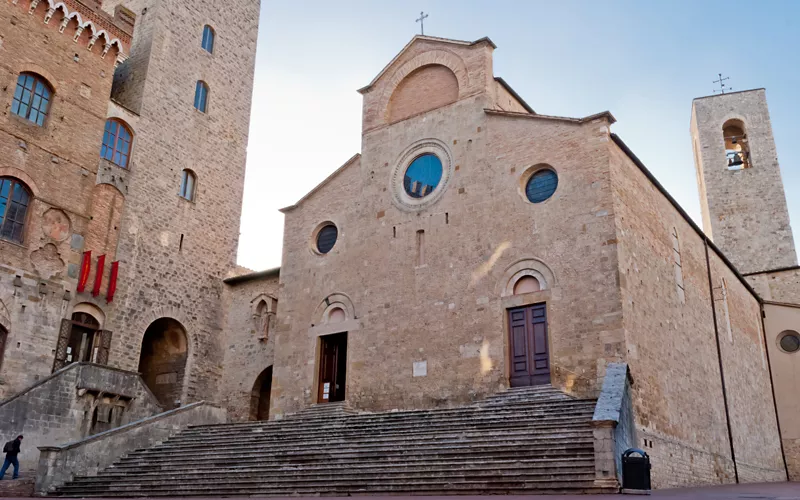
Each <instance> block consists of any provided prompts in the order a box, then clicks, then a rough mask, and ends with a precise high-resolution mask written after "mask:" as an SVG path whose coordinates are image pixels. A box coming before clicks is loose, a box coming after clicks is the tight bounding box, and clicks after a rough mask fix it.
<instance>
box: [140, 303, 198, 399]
mask: <svg viewBox="0 0 800 500" xmlns="http://www.w3.org/2000/svg"><path fill="white" fill-rule="evenodd" d="M187 355H188V342H187V338H186V329H185V328H184V327H183V325H181V324H180V323H179V322H178V321H176V320H174V319H172V318H160V319H157V320H155V321H153V322H152V323H151V324H150V326H148V327H147V330H146V331H145V332H144V338H143V339H142V353H141V357H140V358H139V372H140V373H141V374H142V378H143V379H144V382H145V383H146V384H147V386H148V387H149V388H150V390H151V391H153V394H155V396H156V398H157V399H158V401H159V403H161V406H163V407H164V408H165V409H167V410H169V409H173V408H177V407H179V406H180V405H181V394H182V392H183V382H184V379H185V376H186V358H187Z"/></svg>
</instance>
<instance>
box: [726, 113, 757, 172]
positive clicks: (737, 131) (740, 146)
mask: <svg viewBox="0 0 800 500" xmlns="http://www.w3.org/2000/svg"><path fill="white" fill-rule="evenodd" d="M722 137H723V138H724V139H725V156H726V157H727V160H728V170H742V169H744V168H750V166H751V165H750V146H749V145H748V143H747V133H745V130H744V123H742V122H741V121H739V120H728V121H727V122H725V124H724V125H723V126H722Z"/></svg>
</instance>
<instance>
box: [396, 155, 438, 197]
mask: <svg viewBox="0 0 800 500" xmlns="http://www.w3.org/2000/svg"><path fill="white" fill-rule="evenodd" d="M441 180H442V161H441V160H440V159H439V157H437V156H436V155H434V154H430V153H426V154H423V155H420V156H417V157H416V158H415V159H414V161H412V162H411V165H409V166H408V168H407V169H406V173H405V175H404V176H403V189H405V191H406V194H408V195H409V196H410V197H412V198H424V197H426V196H428V195H429V194H431V193H432V192H433V190H434V189H436V186H438V185H439V182H441Z"/></svg>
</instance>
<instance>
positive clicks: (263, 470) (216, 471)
mask: <svg viewBox="0 0 800 500" xmlns="http://www.w3.org/2000/svg"><path fill="white" fill-rule="evenodd" d="M417 462H419V463H417ZM506 466H512V467H524V468H536V469H542V470H553V469H561V468H581V467H588V468H592V467H594V459H593V456H592V455H587V456H585V457H578V458H573V457H569V458H565V457H562V458H534V459H515V458H507V459H500V460H481V461H475V460H474V458H472V457H467V458H463V459H455V458H453V459H448V460H447V461H442V462H430V461H408V462H398V463H368V464H363V463H351V464H348V466H347V467H346V468H343V467H342V465H341V464H331V463H327V462H326V463H320V464H314V465H313V468H309V467H306V466H305V465H304V464H285V463H278V464H274V465H265V464H262V463H259V464H254V465H247V466H242V465H233V466H221V467H220V466H216V465H203V464H198V465H196V466H192V467H190V468H185V469H180V468H176V469H168V470H161V471H156V472H149V471H147V470H144V469H140V470H137V471H136V472H133V471H125V470H118V469H116V468H113V467H112V468H110V469H108V470H106V471H105V472H104V473H103V475H102V476H91V477H78V478H76V481H81V482H94V481H105V480H108V479H111V480H116V479H122V478H126V477H135V478H150V477H152V478H156V477H159V478H163V477H164V476H180V477H183V478H191V477H193V476H199V477H216V476H220V477H221V478H227V477H228V475H229V474H234V473H235V474H236V475H237V477H240V476H242V475H250V474H257V475H264V474H276V473H287V474H298V473H299V474H322V473H326V472H330V473H333V472H338V471H341V470H343V469H344V470H348V471H351V472H356V471H358V472H370V473H384V472H392V471H396V470H404V471H412V470H434V471H444V470H453V469H464V470H470V469H475V468H487V467H506Z"/></svg>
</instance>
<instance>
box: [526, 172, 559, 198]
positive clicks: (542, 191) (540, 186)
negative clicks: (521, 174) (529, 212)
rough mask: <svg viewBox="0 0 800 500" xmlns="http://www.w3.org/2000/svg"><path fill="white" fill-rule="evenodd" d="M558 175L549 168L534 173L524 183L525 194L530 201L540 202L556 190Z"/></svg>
mask: <svg viewBox="0 0 800 500" xmlns="http://www.w3.org/2000/svg"><path fill="white" fill-rule="evenodd" d="M556 188H558V175H557V174H556V173H555V172H554V171H552V170H550V169H542V170H539V171H538V172H536V173H534V174H533V175H532V176H531V178H530V179H528V183H527V184H526V185H525V196H526V197H527V198H528V201H530V202H531V203H541V202H543V201H545V200H547V199H549V198H550V197H551V196H553V193H555V192H556Z"/></svg>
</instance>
